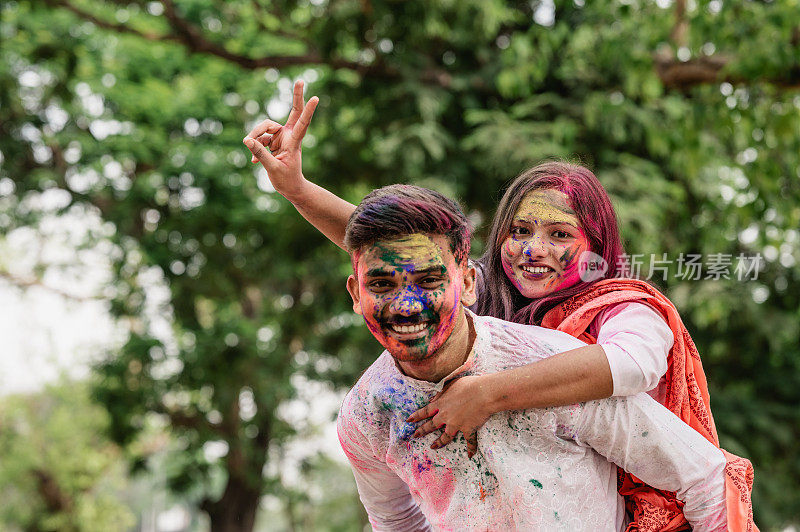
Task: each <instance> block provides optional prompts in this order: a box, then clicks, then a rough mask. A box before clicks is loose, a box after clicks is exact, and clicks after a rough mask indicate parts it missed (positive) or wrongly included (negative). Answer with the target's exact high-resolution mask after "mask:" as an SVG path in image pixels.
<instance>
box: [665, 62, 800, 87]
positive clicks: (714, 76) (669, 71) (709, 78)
mask: <svg viewBox="0 0 800 532" xmlns="http://www.w3.org/2000/svg"><path fill="white" fill-rule="evenodd" d="M733 61H734V59H733V58H732V57H730V56H727V55H725V54H714V55H710V56H706V57H698V58H696V59H691V60H689V61H679V60H678V59H673V58H670V57H665V56H664V55H659V54H656V55H655V57H654V65H655V69H656V73H657V74H658V77H659V78H661V82H662V83H663V84H664V86H665V87H667V88H668V89H676V90H688V89H690V88H692V87H694V86H696V85H704V84H707V83H722V82H728V83H731V84H732V85H738V84H742V83H753V82H758V81H761V82H764V83H769V84H770V85H774V86H776V87H781V88H785V89H797V88H800V65H798V66H797V67H795V68H792V69H789V70H787V71H786V75H785V76H784V77H781V78H745V77H741V76H733V75H728V74H725V72H724V69H725V67H726V66H728V65H730V64H731V63H733Z"/></svg>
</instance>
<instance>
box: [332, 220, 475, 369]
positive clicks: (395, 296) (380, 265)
mask: <svg viewBox="0 0 800 532" xmlns="http://www.w3.org/2000/svg"><path fill="white" fill-rule="evenodd" d="M354 269H355V276H352V275H351V276H350V278H349V279H348V280H347V289H348V291H349V292H350V295H351V296H352V297H353V310H355V311H356V313H358V314H361V315H363V316H364V320H365V321H366V322H367V327H369V330H370V331H371V332H372V334H373V335H374V336H375V338H377V340H378V341H379V342H380V343H381V345H383V346H384V347H385V348H386V350H387V351H389V353H391V355H392V356H393V357H394V358H396V359H397V360H400V361H406V362H413V361H421V360H425V359H427V358H430V357H432V356H433V355H434V354H435V353H436V352H437V350H438V349H439V348H440V347H441V346H442V345H443V344H444V343H445V341H446V340H447V338H448V337H449V336H450V333H451V332H452V331H453V328H454V327H455V325H456V321H457V318H458V317H459V315H460V314H459V313H460V312H463V310H462V309H461V301H462V298H463V299H464V301H465V303H467V304H472V303H473V302H474V269H471V268H468V267H467V266H466V265H463V266H462V265H459V264H458V263H457V262H456V260H455V257H453V253H452V252H451V251H450V245H449V243H448V240H447V237H445V236H444V235H427V234H422V233H415V234H411V235H406V236H401V237H398V238H396V239H391V240H382V241H378V242H376V243H374V244H372V245H371V246H365V247H364V248H362V249H361V250H359V251H358V252H356V253H355V255H354ZM465 281H466V282H465ZM465 288H466V293H465Z"/></svg>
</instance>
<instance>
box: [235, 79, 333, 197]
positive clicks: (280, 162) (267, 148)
mask: <svg viewBox="0 0 800 532" xmlns="http://www.w3.org/2000/svg"><path fill="white" fill-rule="evenodd" d="M318 103H319V98H317V97H316V96H314V97H313V98H311V99H310V100H309V101H308V103H304V101H303V82H302V81H296V82H295V84H294V97H293V98H292V111H291V112H290V113H289V118H287V119H286V124H285V125H283V126H282V125H280V124H279V123H277V122H274V121H272V120H264V121H263V122H261V123H260V124H258V125H257V126H255V127H254V128H253V129H252V130H251V131H250V133H248V134H247V136H246V137H245V138H244V140H243V142H244V144H245V146H247V148H248V149H249V150H250V152H252V154H253V162H256V161H260V162H261V164H262V165H264V168H265V169H266V170H267V176H269V180H270V181H271V182H272V186H273V187H275V190H276V191H278V192H279V193H280V194H282V195H283V196H284V197H286V198H287V199H289V200H290V201H291V200H292V199H293V197H296V196H297V194H298V192H299V191H300V189H301V188H302V186H303V183H304V182H305V178H304V177H303V165H302V159H301V156H300V145H301V144H302V142H303V137H304V136H305V134H306V131H307V130H308V125H309V124H310V123H311V117H312V116H313V115H314V109H316V108H317V104H318Z"/></svg>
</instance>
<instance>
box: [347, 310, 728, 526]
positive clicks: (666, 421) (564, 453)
mask: <svg viewBox="0 0 800 532" xmlns="http://www.w3.org/2000/svg"><path fill="white" fill-rule="evenodd" d="M469 317H470V318H471V319H472V320H473V322H474V324H475V330H476V333H477V337H476V340H475V344H474V346H473V350H472V352H471V354H470V356H469V357H468V359H467V362H466V363H465V364H464V366H462V367H461V368H460V369H459V370H457V373H460V372H464V371H466V372H467V373H470V374H484V373H492V372H497V371H500V370H503V369H506V368H510V367H516V366H520V365H524V364H526V363H529V362H533V361H536V360H540V359H542V358H546V357H548V356H551V355H553V354H555V353H560V352H562V351H565V350H568V349H574V348H575V347H580V346H581V345H584V344H583V343H582V342H581V341H579V340H577V339H575V338H573V337H571V336H569V335H567V334H564V333H561V332H559V331H553V330H549V329H543V328H541V327H534V326H525V325H519V324H512V323H508V322H504V321H501V320H498V319H495V318H489V317H478V316H475V315H474V314H472V313H469ZM446 380H447V379H445V380H443V381H442V382H439V383H431V382H426V381H420V380H416V379H413V378H410V377H407V376H405V375H403V374H402V372H400V370H399V369H398V367H397V365H396V364H395V362H394V359H393V358H392V357H391V355H390V354H389V353H388V352H384V353H383V354H381V356H380V357H379V358H378V360H377V361H376V362H375V363H374V364H372V365H371V366H370V367H369V368H368V369H367V371H366V372H365V373H364V375H363V376H362V377H361V379H359V381H358V382H357V383H356V385H355V386H354V387H353V389H352V390H351V391H350V392H349V393H348V394H347V397H346V398H345V400H344V404H343V405H342V408H341V411H340V412H339V420H338V432H339V439H340V442H341V444H342V447H343V448H344V450H345V453H346V454H347V456H348V458H349V459H350V462H351V465H352V468H353V472H354V475H355V478H356V483H357V485H358V491H359V495H360V497H361V501H362V503H363V504H364V507H365V508H366V510H367V513H368V514H369V517H370V521H371V523H372V526H373V528H374V529H375V530H427V529H429V528H431V527H432V528H434V529H436V530H454V531H455V530H457V531H462V530H526V531H535V530H541V531H550V530H569V531H577V530H587V531H588V530H591V531H598V530H600V531H602V530H623V528H624V525H625V514H624V508H623V501H622V498H621V497H620V496H619V495H618V493H617V481H616V471H617V469H616V467H615V465H614V464H617V465H619V466H621V467H623V468H624V469H625V470H626V471H629V472H631V473H633V474H634V475H636V476H637V477H639V478H640V479H642V480H643V481H645V482H647V483H648V484H650V485H652V486H654V487H657V488H660V489H667V490H670V491H676V492H677V495H678V498H680V499H681V500H683V501H684V502H685V507H684V514H685V515H686V518H687V519H688V520H689V522H690V523H691V524H692V525H693V526H694V529H695V530H696V531H704V530H724V529H725V524H726V518H725V499H724V478H723V468H724V466H725V458H724V456H723V455H722V453H721V452H720V451H719V450H718V449H717V448H715V447H714V446H713V445H712V444H711V443H709V442H708V441H706V440H705V439H704V438H703V437H702V436H700V435H699V434H698V433H697V432H695V431H694V430H692V429H691V428H690V427H689V426H688V425H686V424H684V423H683V422H681V421H680V420H679V419H678V418H677V417H676V416H674V415H673V414H672V413H671V412H669V411H668V410H667V409H666V408H664V407H663V406H661V405H660V404H658V403H657V402H656V401H654V400H653V399H652V398H650V397H649V396H647V395H646V394H638V395H635V396H630V397H624V398H609V399H604V400H600V401H590V402H587V403H582V404H576V405H571V406H567V407H558V408H547V409H531V410H523V411H513V412H501V413H499V414H495V415H493V416H492V417H490V418H489V420H488V421H487V422H486V423H485V424H484V425H483V427H481V428H480V429H479V431H478V453H477V454H476V455H475V456H474V457H473V458H472V459H470V458H467V452H466V443H465V441H464V439H463V438H462V437H461V436H459V437H458V438H456V440H454V441H453V442H452V443H451V444H449V445H447V446H445V447H443V448H441V449H438V450H432V449H430V445H431V443H433V441H434V440H435V439H436V438H437V437H438V434H436V433H434V434H429V435H427V436H425V437H423V438H418V439H414V438H411V435H412V434H413V432H414V428H415V427H414V425H412V424H409V423H406V422H405V420H406V418H407V417H408V416H409V415H410V414H411V413H412V412H414V411H415V410H417V409H418V408H419V407H421V406H423V405H424V404H426V403H427V402H428V400H429V399H430V398H431V397H432V396H433V395H434V394H435V393H437V392H438V391H439V390H441V388H442V386H443V385H444V383H445V382H446ZM612 462H613V463H612Z"/></svg>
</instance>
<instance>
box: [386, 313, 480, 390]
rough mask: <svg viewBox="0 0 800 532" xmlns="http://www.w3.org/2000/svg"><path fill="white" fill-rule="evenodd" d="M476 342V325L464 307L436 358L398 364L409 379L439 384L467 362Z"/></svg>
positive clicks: (400, 361) (399, 362)
mask: <svg viewBox="0 0 800 532" xmlns="http://www.w3.org/2000/svg"><path fill="white" fill-rule="evenodd" d="M474 342H475V333H474V325H473V324H472V320H471V318H469V317H468V316H467V313H466V312H465V311H464V308H463V307H462V308H461V311H460V313H459V317H458V319H457V322H456V326H455V327H454V328H453V332H452V333H450V337H449V338H448V339H447V340H446V341H445V343H444V344H442V347H440V348H439V349H438V350H437V351H436V353H435V354H434V356H432V357H430V358H427V359H425V360H420V361H403V360H398V361H397V364H398V365H399V366H400V369H401V370H403V373H405V374H406V375H408V376H409V377H413V378H415V379H419V380H423V381H429V382H439V381H440V380H442V379H444V378H445V377H447V376H448V375H450V374H451V373H453V372H454V371H455V370H456V369H458V367H459V366H461V365H462V364H463V363H464V362H465V361H466V360H467V357H468V356H469V352H470V351H471V350H472V344H473V343H474Z"/></svg>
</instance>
